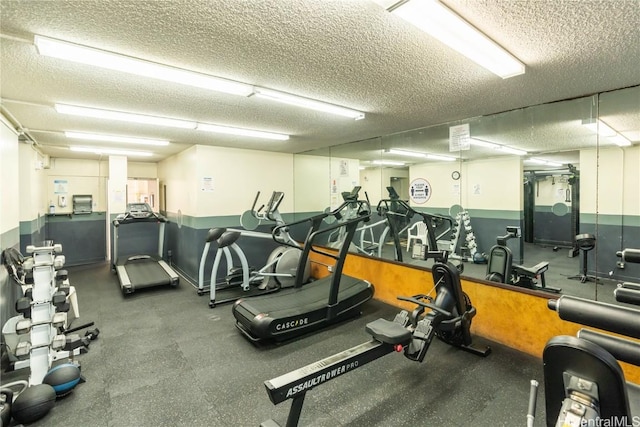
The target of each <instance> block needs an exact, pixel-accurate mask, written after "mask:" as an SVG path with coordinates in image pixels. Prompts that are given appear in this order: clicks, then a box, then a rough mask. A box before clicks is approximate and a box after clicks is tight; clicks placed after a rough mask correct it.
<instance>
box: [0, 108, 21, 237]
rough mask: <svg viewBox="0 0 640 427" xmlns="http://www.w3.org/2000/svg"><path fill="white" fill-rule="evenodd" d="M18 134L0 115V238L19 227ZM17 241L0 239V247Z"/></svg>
mask: <svg viewBox="0 0 640 427" xmlns="http://www.w3.org/2000/svg"><path fill="white" fill-rule="evenodd" d="M18 152H19V150H18V134H17V133H16V132H15V131H14V130H13V128H12V127H10V126H9V125H8V124H7V123H5V118H4V117H3V116H2V115H0V238H1V236H2V234H3V233H6V232H8V231H11V230H14V229H17V228H19V227H20V202H19V200H20V190H19V185H18V182H17V180H18V178H19V176H20V175H19V172H18V168H19V154H18ZM16 243H18V242H6V243H5V242H3V241H0V249H4V248H6V247H8V246H12V245H14V244H16Z"/></svg>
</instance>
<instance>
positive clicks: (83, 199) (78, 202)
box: [73, 194, 93, 214]
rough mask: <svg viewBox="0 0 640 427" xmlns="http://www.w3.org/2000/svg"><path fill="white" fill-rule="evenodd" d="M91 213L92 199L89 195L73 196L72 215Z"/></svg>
mask: <svg viewBox="0 0 640 427" xmlns="http://www.w3.org/2000/svg"><path fill="white" fill-rule="evenodd" d="M91 212H93V197H92V196H91V195H90V194H89V195H86V194H83V195H80V194H74V195H73V213H74V214H90V213H91Z"/></svg>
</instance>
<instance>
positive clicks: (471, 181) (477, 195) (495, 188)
mask: <svg viewBox="0 0 640 427" xmlns="http://www.w3.org/2000/svg"><path fill="white" fill-rule="evenodd" d="M523 173H524V172H523V167H522V160H521V159H520V157H518V156H512V157H506V158H504V159H501V158H493V159H483V160H473V161H469V162H464V163H462V170H461V175H462V176H461V178H460V182H461V184H460V185H461V187H462V192H461V195H462V197H461V199H460V200H461V203H460V204H461V205H462V206H463V207H464V208H465V209H486V210H504V211H520V210H522V206H523V201H524V199H523V197H524V196H523V193H524V191H523V177H524V175H523ZM449 179H450V180H451V178H450V174H449Z"/></svg>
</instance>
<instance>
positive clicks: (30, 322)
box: [14, 244, 69, 385]
mask: <svg viewBox="0 0 640 427" xmlns="http://www.w3.org/2000/svg"><path fill="white" fill-rule="evenodd" d="M61 252H62V245H60V244H56V245H51V246H41V247H36V246H32V245H31V246H27V253H28V254H31V257H29V258H27V259H25V262H24V268H25V270H31V271H32V272H33V287H32V288H31V297H30V301H28V298H27V299H25V298H22V299H21V300H22V301H20V300H19V302H20V303H21V304H20V306H19V307H18V306H17V307H16V309H17V310H18V311H20V312H21V313H22V314H23V316H24V319H22V320H20V321H19V322H18V324H17V325H16V332H17V333H18V334H21V333H29V334H30V335H29V340H28V341H23V342H21V343H20V344H18V346H17V347H16V352H15V353H16V357H17V358H18V361H17V362H16V363H15V365H14V369H22V368H27V367H28V368H30V375H29V385H37V384H41V383H42V380H43V379H44V377H45V375H46V374H47V372H48V371H49V368H50V367H51V364H52V362H53V361H54V360H57V359H58V358H61V357H67V356H68V355H69V352H61V353H64V354H56V351H57V349H60V348H62V347H64V346H65V344H66V337H65V336H64V335H59V334H58V333H57V327H56V326H61V325H63V324H64V322H65V321H66V311H67V310H68V308H69V306H68V303H67V302H66V294H65V292H64V291H61V290H59V289H58V286H57V282H56V270H57V269H59V268H61V267H62V266H63V265H64V262H65V258H64V255H58V254H60V253H61ZM58 309H60V311H59V310H58ZM27 357H28V358H27ZM21 359H22V360H21Z"/></svg>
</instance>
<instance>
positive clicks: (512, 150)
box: [499, 145, 528, 156]
mask: <svg viewBox="0 0 640 427" xmlns="http://www.w3.org/2000/svg"><path fill="white" fill-rule="evenodd" d="M499 150H500V151H504V152H505V153H509V154H515V155H516V156H524V155H526V154H528V153H527V152H526V151H524V150H518V149H517V148H511V147H507V146H506V145H502V146H500V148H499Z"/></svg>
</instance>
